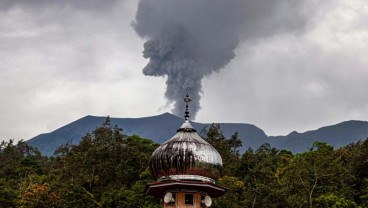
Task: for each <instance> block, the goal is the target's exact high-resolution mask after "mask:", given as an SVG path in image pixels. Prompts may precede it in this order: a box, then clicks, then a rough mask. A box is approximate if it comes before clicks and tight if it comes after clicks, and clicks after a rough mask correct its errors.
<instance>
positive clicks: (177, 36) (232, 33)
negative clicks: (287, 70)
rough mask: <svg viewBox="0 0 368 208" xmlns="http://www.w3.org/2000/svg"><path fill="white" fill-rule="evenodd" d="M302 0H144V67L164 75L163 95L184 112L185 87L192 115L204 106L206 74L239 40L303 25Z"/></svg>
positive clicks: (138, 22) (140, 28)
mask: <svg viewBox="0 0 368 208" xmlns="http://www.w3.org/2000/svg"><path fill="white" fill-rule="evenodd" d="M301 8H302V1H295V0H278V1H269V0H140V2H139V5H138V11H137V13H136V18H135V21H133V23H132V26H133V27H134V29H135V31H136V32H137V33H138V35H140V36H141V37H142V38H145V39H147V41H146V42H145V43H144V51H143V57H144V58H147V59H149V62H148V64H147V65H146V66H145V67H144V69H143V73H144V74H145V75H147V76H165V77H167V81H166V85H167V88H166V92H165V97H166V98H167V99H168V101H169V102H175V104H174V109H173V110H172V112H173V113H174V114H176V115H179V116H181V115H182V114H183V112H184V109H185V106H184V102H183V98H184V96H185V95H186V93H189V95H190V96H191V97H192V102H191V103H190V111H191V117H192V119H194V118H195V116H196V114H197V113H198V111H199V110H200V98H201V96H200V94H201V93H202V84H201V81H202V78H203V77H205V76H209V75H211V74H212V73H213V72H217V71H219V70H220V69H221V68H224V67H225V66H226V65H227V64H228V63H229V62H230V61H231V60H232V59H233V58H234V57H235V53H234V50H235V49H236V47H237V45H238V43H239V42H240V41H247V42H252V41H254V40H256V39H262V38H267V37H270V36H272V35H275V34H276V33H280V32H295V31H299V30H302V29H303V27H304V25H305V23H306V19H305V18H304V16H303V15H302V12H301Z"/></svg>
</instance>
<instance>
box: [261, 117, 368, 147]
mask: <svg viewBox="0 0 368 208" xmlns="http://www.w3.org/2000/svg"><path fill="white" fill-rule="evenodd" d="M268 138H269V139H270V140H271V141H270V143H271V144H273V146H275V147H276V148H278V149H288V150H292V151H293V152H303V151H305V150H306V149H307V148H308V147H311V146H312V144H313V142H314V141H321V142H326V143H328V144H330V145H332V146H334V147H335V148H338V147H342V146H345V145H347V144H349V143H352V142H357V141H358V140H361V139H366V138H368V122H367V121H345V122H342V123H339V124H336V125H332V126H326V127H322V128H319V129H317V130H313V131H307V132H304V133H298V132H296V131H293V132H291V133H290V134H288V135H287V136H270V137H268Z"/></svg>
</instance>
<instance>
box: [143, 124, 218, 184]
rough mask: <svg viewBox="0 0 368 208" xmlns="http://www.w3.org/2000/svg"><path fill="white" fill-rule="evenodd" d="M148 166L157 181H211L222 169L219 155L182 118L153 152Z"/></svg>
mask: <svg viewBox="0 0 368 208" xmlns="http://www.w3.org/2000/svg"><path fill="white" fill-rule="evenodd" d="M150 169H151V172H152V175H153V176H154V177H156V178H159V179H161V180H178V179H182V180H201V181H211V182H214V179H217V178H218V176H219V174H220V170H221V169H222V158H221V156H220V154H219V153H218V151H217V150H216V149H215V148H214V147H213V146H212V145H210V144H209V143H208V142H206V141H205V140H204V139H202V138H201V137H200V136H199V135H198V134H197V133H196V130H195V129H194V128H193V127H192V126H191V124H190V123H189V121H188V120H186V121H185V122H184V124H183V125H182V126H181V127H180V128H179V129H178V131H177V133H176V134H175V135H174V136H173V137H172V138H171V139H169V140H168V141H166V142H165V143H163V144H161V145H160V146H159V147H158V148H157V149H156V150H155V151H154V152H153V154H152V156H151V160H150Z"/></svg>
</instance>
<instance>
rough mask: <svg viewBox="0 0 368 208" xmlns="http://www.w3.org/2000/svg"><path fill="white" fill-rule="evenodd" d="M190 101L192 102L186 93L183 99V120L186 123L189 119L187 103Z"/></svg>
mask: <svg viewBox="0 0 368 208" xmlns="http://www.w3.org/2000/svg"><path fill="white" fill-rule="evenodd" d="M190 101H192V100H191V99H190V97H189V95H188V93H187V95H186V96H185V98H184V102H185V116H184V118H185V120H186V121H188V119H189V109H188V103H189V102H190Z"/></svg>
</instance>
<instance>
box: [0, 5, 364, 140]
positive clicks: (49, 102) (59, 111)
mask: <svg viewBox="0 0 368 208" xmlns="http://www.w3.org/2000/svg"><path fill="white" fill-rule="evenodd" d="M141 1H142V2H144V1H146V0H141ZM233 1H236V0H233ZM151 2H153V4H154V3H155V2H157V4H162V3H165V0H152V1H151ZM255 2H256V1H251V0H244V2H243V3H244V4H245V8H247V9H246V10H244V14H247V15H244V16H243V15H240V17H241V18H239V19H240V20H241V21H239V22H238V23H237V24H239V25H241V26H239V27H238V29H236V37H237V38H238V39H237V40H238V42H237V43H236V45H234V47H233V54H234V57H233V58H231V59H230V60H229V62H228V63H226V64H225V66H224V67H223V68H221V67H220V68H221V69H220V68H219V69H215V70H214V71H213V72H211V73H206V74H204V78H203V79H201V80H200V81H201V87H202V88H201V92H200V93H199V96H200V97H201V100H200V110H199V111H198V113H197V116H196V121H199V122H241V123H250V124H254V125H256V126H258V127H260V128H261V129H263V130H264V131H265V132H266V134H268V135H285V134H288V133H290V132H291V131H294V130H296V131H299V132H303V131H306V130H310V129H316V128H319V127H321V126H325V125H332V124H336V123H339V122H342V121H346V120H352V119H354V120H368V92H367V90H368V1H366V0H354V1H351V0H333V1H332V0H331V1H327V0H326V1H318V0H310V1H306V2H302V1H300V2H301V3H300V5H298V6H295V5H293V6H292V7H293V8H294V9H296V10H295V11H293V12H290V9H289V8H288V6H290V5H286V7H285V5H281V6H282V7H281V6H280V7H277V5H273V6H272V8H274V7H277V8H284V9H279V10H277V11H276V12H274V13H272V12H271V13H270V12H267V11H268V10H267V9H270V8H271V7H270V6H267V1H257V2H260V3H255ZM280 2H288V0H285V1H280ZM290 2H295V1H290ZM321 2H323V3H322V4H321ZM273 4H275V3H273ZM157 8H162V7H157ZM224 8H225V9H228V10H229V13H234V12H233V11H230V10H231V7H224ZM285 8H287V9H285ZM140 9H142V8H140ZM166 9H170V8H166ZM137 10H138V0H122V1H118V0H105V1H99V0H91V1H83V0H64V1H56V0H55V1H48V0H0V78H1V81H0V87H1V88H0V89H1V90H0V102H1V107H0V116H1V117H0V140H7V139H24V140H27V139H29V138H32V137H34V136H36V135H38V134H40V133H46V132H50V131H53V130H55V129H57V128H59V127H61V126H64V125H66V124H68V123H70V122H72V121H74V120H76V119H79V118H81V117H83V116H86V115H96V116H106V115H110V116H111V117H143V116H152V115H157V114H160V113H164V112H169V111H170V110H171V109H172V108H173V106H174V103H173V102H168V100H167V99H166V98H165V93H166V95H167V91H166V80H167V76H166V75H164V76H158V77H157V76H145V75H144V74H143V73H142V69H143V68H144V67H145V66H146V65H147V63H149V59H145V58H144V57H143V56H142V52H143V50H144V42H145V41H147V40H149V39H150V38H152V37H151V36H150V34H151V33H150V31H152V30H147V31H148V32H147V31H146V33H145V31H143V32H142V30H144V29H142V30H140V29H139V28H138V29H137V27H136V28H134V27H133V26H132V25H136V24H137V23H138V24H143V23H142V22H139V21H137V20H136V13H137ZM159 10H160V9H156V10H155V11H156V12H159V13H160V12H163V11H159ZM251 11H257V12H253V13H252V12H251ZM141 12H143V13H144V12H145V10H141ZM238 12H239V11H238ZM258 12H259V13H258ZM262 12H263V13H262ZM240 13H241V11H240ZM220 14H221V12H220ZM248 14H249V15H248ZM224 15H225V16H224V18H226V12H225V13H224ZM264 15H266V17H265V18H263V16H264ZM267 15H270V16H269V17H267ZM260 16H262V18H260ZM281 16H282V17H283V19H281V20H283V21H280V22H278V23H277V24H274V25H277V27H276V26H275V27H271V26H270V25H271V24H269V23H270V22H272V21H271V20H274V19H277V18H276V17H281ZM243 17H244V18H246V19H244V20H243V19H242V18H243ZM301 17H303V18H301ZM160 18H163V17H161V16H160ZM300 18H301V20H300V21H299V19H300ZM295 19H298V21H293V22H291V20H295ZM220 20H221V18H220ZM284 20H285V21H284ZM141 21H144V18H143V19H142V20H141ZM188 22H190V21H188ZM243 22H245V23H246V24H242V23H243ZM143 26H144V24H143ZM151 26H152V25H151ZM153 26H155V25H154V24H153ZM208 28H210V29H213V28H211V27H208ZM239 28H240V29H239ZM255 28H256V29H255ZM257 28H258V29H257ZM259 28H261V29H259ZM275 28H276V29H275ZM278 28H281V29H278ZM282 28H288V29H284V30H283V29H282ZM290 28H291V29H290ZM230 29H231V30H232V29H233V28H230ZM199 31H200V30H199ZM219 31H220V32H223V31H221V30H219ZM254 31H255V32H254ZM215 32H216V30H215ZM137 33H138V34H139V35H138V34H137ZM224 34H226V35H227V34H228V33H224ZM230 34H233V33H230ZM152 36H154V35H152ZM203 37H208V39H211V37H212V36H211V33H209V34H205V36H203ZM234 37H235V36H234ZM204 40H205V39H204ZM206 40H207V39H206ZM216 40H217V39H216ZM183 96H184V95H183Z"/></svg>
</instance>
